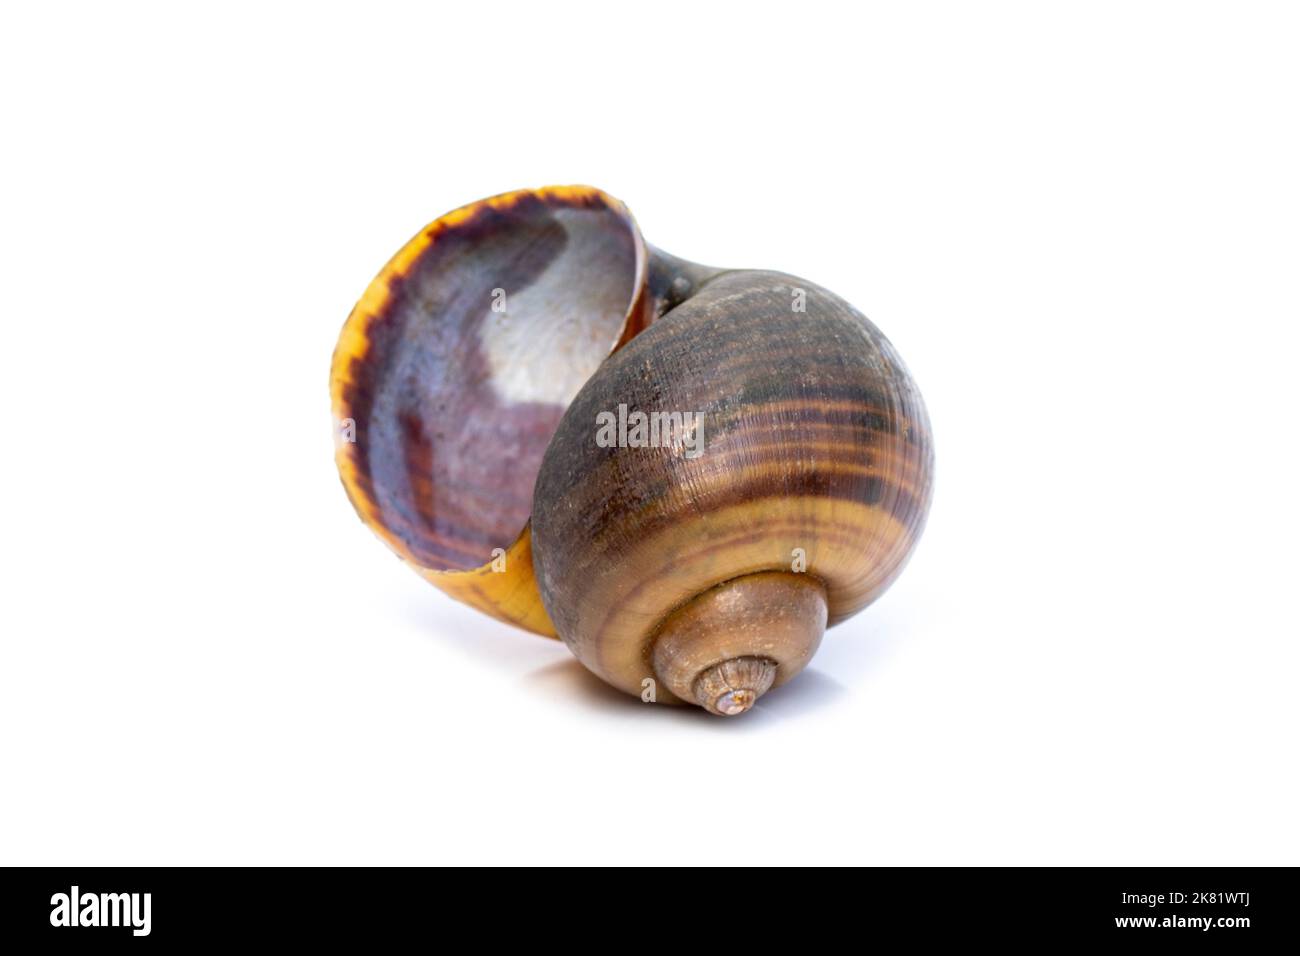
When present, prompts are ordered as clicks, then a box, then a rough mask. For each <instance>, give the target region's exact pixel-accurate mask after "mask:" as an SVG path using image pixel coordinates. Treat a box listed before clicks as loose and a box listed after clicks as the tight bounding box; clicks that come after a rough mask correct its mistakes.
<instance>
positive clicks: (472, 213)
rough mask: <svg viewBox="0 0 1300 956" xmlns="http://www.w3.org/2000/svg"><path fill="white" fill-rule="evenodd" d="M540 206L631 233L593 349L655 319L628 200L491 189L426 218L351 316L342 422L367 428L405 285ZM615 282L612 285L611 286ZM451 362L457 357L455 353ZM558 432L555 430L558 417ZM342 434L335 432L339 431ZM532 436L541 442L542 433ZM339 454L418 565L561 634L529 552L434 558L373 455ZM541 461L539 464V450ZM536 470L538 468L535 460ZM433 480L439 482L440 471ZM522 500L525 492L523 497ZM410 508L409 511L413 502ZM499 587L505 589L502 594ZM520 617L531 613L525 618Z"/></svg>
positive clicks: (575, 188) (342, 345) (569, 189)
mask: <svg viewBox="0 0 1300 956" xmlns="http://www.w3.org/2000/svg"><path fill="white" fill-rule="evenodd" d="M538 208H541V209H542V210H543V213H541V214H546V213H547V212H549V213H553V214H555V215H557V216H563V215H572V214H575V213H578V212H580V211H584V210H586V211H605V212H608V213H609V214H610V215H611V216H612V217H613V219H612V220H610V221H608V222H605V223H604V224H603V225H601V226H600V227H599V229H604V230H606V231H608V233H609V235H619V234H620V233H619V227H620V226H621V229H622V231H623V232H622V235H623V238H621V239H619V240H618V244H619V245H622V244H623V243H627V246H628V247H630V255H628V256H627V259H628V260H630V261H629V262H628V265H629V266H630V272H631V275H630V279H624V278H616V279H614V280H611V282H623V281H627V282H628V283H629V284H628V286H627V299H626V305H625V307H623V309H622V315H621V319H619V320H617V325H616V326H615V320H614V318H613V315H610V316H609V320H608V327H609V328H610V329H611V333H610V334H609V337H608V344H607V345H601V338H602V336H601V335H600V334H597V333H600V331H601V329H603V328H604V327H605V323H606V321H607V320H605V319H601V320H599V323H598V322H597V321H596V320H593V321H592V322H591V325H590V327H588V328H584V329H583V331H587V332H591V333H593V334H592V335H591V336H590V342H591V344H590V345H589V348H590V349H592V350H593V353H592V354H595V351H594V350H596V349H599V350H600V354H599V356H598V358H604V357H606V356H608V355H609V354H611V353H612V352H614V351H616V350H617V349H618V348H620V347H621V346H622V345H624V344H625V343H626V342H627V341H629V340H630V339H631V338H633V337H634V336H635V335H636V334H637V333H638V332H640V331H641V330H642V329H643V328H645V326H646V325H648V324H649V322H650V321H651V320H652V318H653V315H652V312H653V296H652V294H651V291H650V289H649V269H650V254H649V251H648V247H647V245H646V242H645V240H644V238H643V236H642V234H641V231H640V228H639V227H638V225H637V223H636V220H635V219H634V218H633V216H632V214H631V212H630V211H629V210H628V209H627V207H626V206H625V205H624V204H623V203H622V202H621V201H619V200H618V199H615V198H614V197H612V196H610V195H608V194H607V193H605V192H603V191H602V190H600V189H597V188H595V187H592V186H584V185H568V186H564V185H557V186H543V187H540V188H535V189H519V190H513V191H510V192H505V193H501V194H498V195H496V196H491V197H488V198H486V199H482V200H479V201H477V202H474V203H470V204H468V205H465V206H462V207H460V208H458V209H455V210H453V211H451V212H449V213H446V214H445V215H443V216H440V217H438V218H437V219H435V220H434V221H433V222H432V223H430V224H429V225H427V226H426V227H424V229H422V230H421V231H420V232H419V233H417V234H416V236H414V237H413V238H412V239H410V240H409V241H408V242H407V243H406V244H405V245H403V246H402V248H401V249H399V250H398V252H397V253H396V254H394V255H393V256H392V258H391V259H389V261H388V263H387V264H386V265H385V266H384V267H383V269H382V270H381V271H380V272H379V274H378V275H377V276H376V277H375V278H374V279H373V280H372V281H371V283H370V285H369V286H368V287H367V289H366V291H365V293H364V294H363V295H362V296H361V298H360V299H359V300H358V302H357V303H356V305H355V307H354V308H353V309H352V311H351V313H350V314H349V316H348V319H347V320H346V322H345V323H344V326H343V329H342V331H341V333H340V335H339V339H338V342H337V344H336V346H335V349H334V353H333V357H332V361H331V370H330V399H331V408H332V412H333V416H334V421H335V425H336V428H337V427H339V426H340V425H341V423H346V422H351V423H352V427H353V429H354V430H358V425H357V423H358V422H361V421H362V414H363V413H367V412H369V411H371V409H363V408H361V407H360V405H361V402H359V401H358V396H359V395H360V394H361V393H362V392H363V391H364V389H363V388H361V387H358V379H359V378H360V377H361V376H363V375H370V376H372V377H378V376H380V375H383V374H385V370H384V369H378V370H377V369H376V368H375V366H377V365H381V364H383V363H381V362H379V361H378V360H377V359H376V356H377V355H379V357H381V358H386V356H382V355H380V353H381V352H382V349H377V347H376V337H377V335H380V334H382V330H383V327H384V325H385V323H388V324H390V325H391V324H392V323H393V322H394V321H395V320H394V319H393V314H394V312H396V311H397V310H398V309H399V308H403V306H402V303H401V302H400V301H399V300H400V297H401V296H402V295H403V294H404V290H405V288H406V284H407V283H408V282H412V281H414V280H415V279H416V278H418V275H417V273H418V272H419V270H420V269H421V268H427V264H428V263H429V262H430V261H431V257H433V256H437V255H439V254H443V255H451V254H452V253H454V252H455V251H456V249H457V247H458V246H466V247H468V245H469V244H470V243H472V242H474V241H475V240H476V239H477V238H478V237H481V236H487V237H489V238H490V239H493V240H494V241H495V239H496V234H493V232H492V230H493V229H495V228H497V227H498V226H505V227H509V225H510V224H511V223H512V222H513V221H514V219H513V218H512V217H514V216H517V215H522V214H527V213H528V211H529V210H535V209H538ZM588 218H591V217H588ZM599 229H598V230H597V231H599ZM502 235H504V234H502ZM597 245H598V244H597ZM525 251H528V250H525ZM624 255H626V253H624ZM626 275H627V274H626V273H624V274H623V276H626ZM606 291H607V292H608V291H609V290H608V288H607V289H606ZM612 294H613V293H611V295H612ZM615 314H617V313H615ZM391 350H392V346H391V345H390V351H391ZM450 361H451V360H450V359H449V360H448V362H449V363H450ZM584 382H585V377H584V378H583V380H582V381H572V382H571V383H569V384H571V386H572V393H574V394H576V392H577V390H578V389H579V388H580V387H581V386H582V384H584ZM572 397H573V396H572V394H570V395H569V396H568V400H569V401H571V400H572ZM566 404H567V403H566ZM535 405H537V403H531V404H529V403H524V402H520V403H519V407H521V408H523V407H527V408H531V407H533V406H535ZM552 407H555V406H552ZM562 411H563V407H560V408H559V412H560V413H562ZM510 414H512V409H511V408H510V407H507V408H506V410H505V415H506V418H505V419H503V420H502V421H501V422H499V423H498V429H499V430H504V431H506V432H509V431H510V429H511V420H510V418H509V415H510ZM556 419H557V421H556V423H555V424H558V414H557V415H556ZM367 424H368V422H367ZM519 425H520V427H521V428H526V429H528V430H529V431H530V432H531V433H534V434H540V431H539V429H540V430H545V428H546V427H547V422H546V421H545V420H541V421H535V420H532V419H529V418H524V419H522V420H521V421H520V423H519ZM394 427H396V426H394ZM550 431H552V432H553V431H554V427H553V425H552V426H551V427H550ZM337 434H338V433H337V432H336V439H337ZM549 437H550V435H549V433H548V434H546V435H545V438H546V439H547V440H549ZM533 440H534V441H536V438H534V439H533ZM453 450H455V449H453ZM444 457H452V456H444ZM335 458H336V463H337V466H338V469H339V474H340V478H341V480H342V483H343V486H344V489H345V491H346V492H347V495H348V498H349V500H350V501H351V502H352V504H353V507H354V508H355V510H356V511H357V513H358V515H359V516H360V517H361V518H362V521H363V522H364V523H365V524H366V525H367V526H368V527H370V528H371V530H372V531H373V532H374V533H375V534H376V535H377V536H378V537H379V538H380V539H381V540H383V541H384V542H385V544H387V545H388V546H389V547H390V548H391V549H392V550H393V551H395V552H396V553H397V554H398V555H399V557H401V558H402V559H403V560H404V561H405V562H406V563H407V564H409V565H411V566H412V567H413V568H414V569H415V570H416V571H417V572H418V573H420V574H421V575H422V576H424V577H425V578H426V579H428V580H430V581H431V582H432V583H433V584H435V585H437V586H439V587H441V588H443V589H444V590H447V591H448V592H449V593H452V594H453V596H456V597H458V598H459V599H461V600H465V601H467V603H470V604H474V605H475V606H478V607H480V609H482V610H485V611H487V612H488V613H489V614H493V615H494V616H497V617H499V618H501V619H503V620H508V621H510V622H511V623H519V624H520V625H521V626H524V627H526V628H528V629H530V630H537V631H540V632H542V633H549V634H553V633H554V628H553V626H552V625H551V623H550V621H549V618H548V617H547V616H546V614H545V611H544V609H541V608H540V598H538V599H537V600H535V601H528V600H527V598H526V596H525V595H526V594H527V592H529V591H530V590H531V591H534V592H535V591H536V587H535V585H534V584H533V583H532V580H531V573H532V571H531V561H530V560H529V561H522V560H521V561H516V562H515V565H516V567H517V568H519V571H518V572H511V571H509V570H507V573H506V574H492V575H491V576H490V577H485V576H484V574H485V572H486V571H488V570H489V569H491V568H492V566H493V564H494V560H495V559H493V558H488V557H487V555H486V553H485V552H486V551H487V550H488V549H487V548H484V549H482V550H483V552H484V553H481V554H478V555H475V556H474V557H475V558H476V560H471V559H470V558H469V556H468V555H462V556H460V557H459V558H457V559H454V560H431V559H430V558H431V555H430V554H429V553H428V551H427V550H426V551H424V552H422V551H421V550H420V549H419V548H418V547H415V546H413V545H412V542H411V540H410V539H411V536H410V535H409V534H404V533H402V529H401V528H399V527H394V526H393V523H392V521H393V510H394V509H391V508H390V509H388V511H387V512H386V511H385V509H384V508H382V507H381V504H380V500H379V499H380V494H379V492H378V491H377V490H376V480H375V478H374V474H373V470H372V468H371V465H370V462H369V461H368V460H367V458H366V455H365V454H364V453H363V451H362V449H361V448H360V447H359V446H358V443H357V441H356V440H355V438H354V440H352V441H337V444H336V455H335ZM535 464H536V465H537V466H540V457H539V460H538V461H537V462H536V463H535ZM533 470H534V472H535V470H536V469H535V468H534V469H533ZM534 477H535V474H530V475H528V476H527V481H526V482H524V481H518V484H519V485H520V486H521V487H522V486H525V485H526V489H527V491H526V494H527V499H526V500H527V502H528V503H529V504H531V493H532V487H533V478H534ZM430 484H432V481H431V480H430ZM455 493H456V492H455V491H454V490H453V491H450V492H448V494H449V495H450V494H455ZM488 497H489V498H490V496H488ZM516 500H520V499H519V498H518V496H516ZM495 506H496V505H495V503H494V502H490V503H489V507H495ZM401 510H403V511H406V512H409V511H410V510H411V509H410V508H405V509H401ZM523 513H524V518H523V520H522V521H519V522H518V523H512V526H513V528H515V529H517V530H515V531H514V534H513V537H512V538H510V539H509V541H510V543H509V547H508V548H505V549H504V550H505V551H506V553H507V554H514V555H519V554H522V553H523V552H526V551H527V550H528V543H529V540H530V539H529V534H528V531H529V528H528V520H527V516H526V512H523ZM505 520H506V519H505V518H502V521H501V523H505ZM493 541H494V542H496V541H499V542H500V544H502V545H504V544H506V543H507V542H506V538H505V535H504V534H501V535H497V536H494V537H493ZM494 594H496V595H498V596H497V597H494V596H493V595H494ZM509 594H513V595H515V596H516V597H515V598H513V599H512V600H515V601H516V602H517V603H518V602H522V603H529V604H533V603H535V604H537V605H539V607H538V608H537V609H536V611H529V612H528V613H525V614H521V613H518V612H517V610H512V609H510V608H503V607H502V606H501V605H502V603H503V601H504V600H505V599H504V598H502V597H500V596H501V595H509ZM507 603H508V602H507ZM521 617H522V618H523V620H520V618H521Z"/></svg>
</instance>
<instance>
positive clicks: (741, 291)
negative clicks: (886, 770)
mask: <svg viewBox="0 0 1300 956" xmlns="http://www.w3.org/2000/svg"><path fill="white" fill-rule="evenodd" d="M800 300H802V302H803V305H804V311H802V312H800V311H796V310H795V309H794V308H793V307H792V304H793V303H794V302H798V301H800ZM620 405H622V406H625V407H626V408H627V409H628V412H627V417H628V418H629V419H631V417H632V413H633V411H642V412H645V413H647V415H648V413H650V412H652V411H659V412H664V411H673V412H682V413H694V414H698V415H699V416H700V417H699V419H698V422H699V425H700V426H701V427H702V429H703V432H704V442H703V448H702V450H701V451H700V453H699V454H698V455H697V456H696V457H690V456H688V455H687V454H686V453H685V446H684V444H677V445H672V446H668V447H664V446H662V445H661V446H660V447H601V446H600V444H598V442H597V441H596V437H595V436H596V422H597V416H598V415H600V414H601V413H602V412H606V411H609V410H611V409H614V408H616V407H618V406H620ZM621 414H622V413H621V412H620V415H621ZM606 420H607V419H606ZM932 467H933V451H932V448H931V444H930V430H929V423H928V420H927V417H926V412H925V407H924V405H923V404H922V401H921V396H920V393H919V391H918V390H917V388H916V386H915V384H914V383H913V381H912V379H911V377H910V376H909V375H908V373H907V370H906V368H905V367H904V365H903V363H902V361H901V360H900V359H899V358H898V355H897V354H896V353H895V351H894V349H893V347H892V346H891V345H890V343H889V342H888V340H887V339H885V337H884V336H883V335H881V333H880V332H879V330H878V329H876V327H875V326H874V325H872V324H871V323H870V322H869V321H868V320H867V319H866V318H865V317H864V316H862V315H861V314H860V313H859V312H857V311H856V310H855V309H853V307H852V306H850V305H849V304H848V303H846V302H845V301H844V300H842V299H840V298H839V297H838V296H835V295H834V294H832V293H830V292H827V291H826V290H824V289H821V288H819V287H817V286H815V285H813V284H811V283H808V282H805V281H803V280H800V279H796V278H793V277H791V276H787V275H783V274H780V273H776V272H753V271H731V272H722V273H720V274H717V275H715V276H713V277H712V278H709V279H707V280H706V281H705V282H704V283H703V284H702V285H701V286H700V287H699V288H698V289H697V290H696V291H695V293H694V294H693V295H692V296H691V297H689V298H687V299H686V300H685V301H684V302H682V303H681V304H680V305H678V306H677V307H676V308H675V309H673V310H672V311H671V312H669V313H668V314H667V315H665V316H664V317H663V318H662V319H660V320H659V321H658V322H656V323H655V324H654V325H653V326H651V327H650V328H649V329H647V330H646V331H645V332H643V333H642V334H641V335H640V336H638V337H637V338H636V339H634V340H633V341H632V342H630V343H629V344H628V345H627V346H626V347H625V348H624V349H622V350H621V351H620V352H618V353H617V354H615V355H613V356H611V357H610V358H609V359H608V360H606V362H605V363H604V364H602V365H601V367H600V368H599V369H598V370H597V372H596V374H595V375H594V376H593V377H592V379H591V380H590V381H589V382H588V383H587V384H586V385H585V386H584V387H583V388H582V390H581V391H580V392H579V393H578V395H577V397H576V398H575V399H574V401H573V403H572V404H571V405H570V406H569V410H568V411H567V412H566V413H565V415H564V418H563V419H562V421H561V422H560V426H559V428H558V430H557V431H556V434H555V436H554V437H553V438H552V439H551V443H550V445H549V447H548V448H547V451H546V455H545V457H544V458H543V460H542V466H541V470H540V472H539V474H538V479H537V487H536V489H535V491H534V494H533V556H534V562H535V568H536V572H537V576H538V583H539V585H540V587H541V592H542V599H543V601H544V602H545V604H546V607H547V609H548V611H549V612H550V615H551V619H552V620H553V621H554V623H555V625H556V628H557V629H558V631H559V633H560V636H561V637H562V638H563V639H564V640H565V642H566V643H567V644H568V646H569V648H570V649H571V650H572V651H573V653H574V654H575V655H576V656H577V657H578V659H579V660H581V661H582V662H583V664H585V665H586V666H587V667H588V668H590V669H591V670H592V671H594V672H595V673H596V674H597V675H599V676H600V677H602V678H603V679H605V680H606V681H608V682H609V683H611V684H613V685H614V686H615V687H618V688H620V689H622V690H624V691H627V692H628V693H633V694H640V693H642V692H643V689H644V688H645V686H646V684H645V682H646V681H647V680H651V681H654V682H655V686H656V699H657V700H658V701H660V702H670V703H671V702H677V701H687V702H691V703H697V704H699V705H700V706H703V707H705V708H706V709H708V710H710V711H712V712H714V713H725V714H734V713H743V712H744V711H745V710H747V709H748V708H749V707H750V706H752V704H753V703H754V701H756V700H757V699H758V698H759V697H760V696H761V695H762V694H763V693H764V692H766V691H767V689H768V688H769V687H770V686H779V685H780V684H782V683H784V682H786V681H788V680H789V679H790V678H791V677H793V676H794V675H795V674H797V673H798V672H799V671H800V670H801V669H802V668H803V667H804V666H805V665H806V664H807V662H808V661H809V659H811V657H812V654H813V652H814V651H815V650H816V648H817V645H818V643H819V642H820V640H821V636H822V630H823V628H824V627H825V626H827V625H830V624H835V623H838V622H839V621H842V620H844V619H845V618H847V617H849V616H850V615H852V614H855V613H856V612H857V611H859V610H861V609H862V608H863V607H865V606H866V605H867V604H869V603H870V602H871V601H873V600H874V599H875V598H876V597H878V596H879V595H880V594H881V593H882V592H883V591H884V590H885V588H886V587H888V586H889V584H890V583H891V582H892V581H893V580H894V578H895V577H896V576H897V574H898V573H899V571H900V570H901V569H902V567H903V564H904V562H905V561H906V560H907V558H908V556H909V555H910V553H911V551H912V548H913V546H914V545H915V543H916V539H917V536H918V534H919V533H920V531H921V528H922V525H923V523H924V520H925V515H926V511H927V509H928V506H929V501H930V493H931V474H932ZM800 557H802V561H801V560H800ZM760 665H763V666H760Z"/></svg>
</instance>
